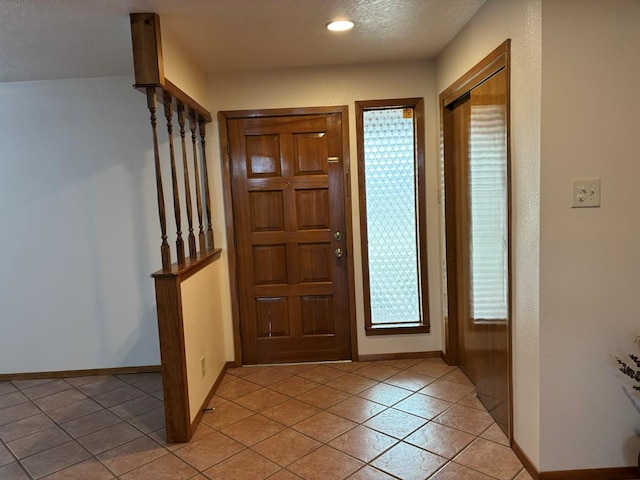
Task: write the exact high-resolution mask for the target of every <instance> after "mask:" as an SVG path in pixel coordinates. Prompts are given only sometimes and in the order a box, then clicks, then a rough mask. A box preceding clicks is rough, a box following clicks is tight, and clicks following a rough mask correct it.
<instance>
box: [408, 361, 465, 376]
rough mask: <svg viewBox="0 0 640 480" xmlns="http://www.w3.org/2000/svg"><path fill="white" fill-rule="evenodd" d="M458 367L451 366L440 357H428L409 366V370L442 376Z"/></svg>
mask: <svg viewBox="0 0 640 480" xmlns="http://www.w3.org/2000/svg"><path fill="white" fill-rule="evenodd" d="M455 368H456V367H453V366H449V365H447V364H446V363H444V362H443V361H442V360H440V359H431V358H427V359H425V360H422V361H420V362H418V363H416V364H415V365H412V366H411V367H409V370H412V371H414V372H418V373H421V374H423V375H427V376H428V377H435V378H440V377H442V376H443V375H446V374H447V373H449V372H451V371H453V370H455Z"/></svg>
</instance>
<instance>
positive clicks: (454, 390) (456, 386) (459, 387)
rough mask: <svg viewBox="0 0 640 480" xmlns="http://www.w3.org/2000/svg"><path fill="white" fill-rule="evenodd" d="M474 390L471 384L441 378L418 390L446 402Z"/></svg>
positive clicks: (456, 399) (457, 398) (461, 397)
mask: <svg viewBox="0 0 640 480" xmlns="http://www.w3.org/2000/svg"><path fill="white" fill-rule="evenodd" d="M474 390H475V387H474V386H473V385H464V384H462V383H455V382H448V381H446V380H442V379H441V380H436V381H435V382H433V383H432V384H430V385H427V386H426V387H424V388H423V389H422V390H420V393H422V394H423V395H429V396H430V397H435V398H439V399H440V400H446V401H447V402H457V401H458V400H462V399H463V398H464V397H466V396H467V395H469V394H470V393H471V392H473V391H474Z"/></svg>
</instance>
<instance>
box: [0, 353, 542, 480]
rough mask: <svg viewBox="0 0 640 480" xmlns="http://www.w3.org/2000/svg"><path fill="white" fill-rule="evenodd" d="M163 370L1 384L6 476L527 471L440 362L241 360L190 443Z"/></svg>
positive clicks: (460, 379)
mask: <svg viewBox="0 0 640 480" xmlns="http://www.w3.org/2000/svg"><path fill="white" fill-rule="evenodd" d="M161 386H162V385H161V379H160V375H159V374H138V375H117V376H101V377H80V378H61V379H53V380H25V381H13V382H0V440H1V441H0V479H1V480H13V479H30V478H46V479H56V480H60V479H82V480H108V479H113V478H121V479H126V480H130V479H141V480H145V479H150V480H151V479H153V480H162V479H169V480H174V479H175V480H182V479H207V478H211V479H224V480H234V479H241V480H261V479H266V478H268V479H270V480H289V479H304V480H332V479H346V478H349V479H352V480H383V479H402V480H412V479H426V478H428V479H430V480H455V479H460V480H491V479H500V480H530V479H531V477H530V476H529V475H528V473H527V472H526V471H525V470H524V469H523V467H522V465H521V464H520V462H519V461H518V459H517V458H516V457H515V455H514V454H513V452H512V451H511V450H510V449H509V448H508V447H507V446H505V445H506V438H505V437H504V435H503V434H502V432H501V431H500V429H499V428H498V427H497V425H495V424H494V423H493V421H492V419H491V417H490V416H489V414H488V413H487V412H486V411H485V409H484V408H483V407H482V405H481V404H480V402H479V401H478V400H477V399H476V398H475V397H474V396H473V390H474V387H473V385H472V384H471V383H470V382H469V380H468V379H467V378H466V377H465V376H464V374H463V373H462V372H460V370H458V369H456V368H454V367H448V366H446V365H445V364H444V363H443V362H442V361H441V360H440V359H426V360H392V361H382V362H372V363H331V364H323V365H317V364H316V365H289V366H270V367H245V368H238V369H230V370H229V371H228V373H227V374H226V375H225V378H224V380H223V382H222V384H221V385H220V388H219V389H218V392H217V395H216V396H215V397H214V398H213V400H212V402H211V406H213V407H215V410H214V411H213V412H212V413H206V414H205V415H204V417H203V421H202V423H201V424H200V426H199V427H198V430H197V432H196V434H195V436H194V438H193V439H192V441H191V442H190V443H189V444H176V445H167V444H166V443H165V441H164V429H163V427H164V413H163V412H164V410H163V404H162V389H161Z"/></svg>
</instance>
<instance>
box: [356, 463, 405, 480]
mask: <svg viewBox="0 0 640 480" xmlns="http://www.w3.org/2000/svg"><path fill="white" fill-rule="evenodd" d="M348 480H396V477H392V476H391V475H387V474H386V473H384V472H383V471H381V470H378V469H377V468H373V467H372V466H370V465H365V466H364V467H362V468H361V469H360V470H358V471H357V472H356V473H354V474H353V475H351V476H350V477H349V478H348Z"/></svg>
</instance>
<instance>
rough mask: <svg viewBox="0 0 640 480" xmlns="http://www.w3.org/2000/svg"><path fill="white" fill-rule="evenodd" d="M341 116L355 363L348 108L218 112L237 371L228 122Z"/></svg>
mask: <svg viewBox="0 0 640 480" xmlns="http://www.w3.org/2000/svg"><path fill="white" fill-rule="evenodd" d="M332 113H337V114H340V123H341V126H342V132H341V133H342V168H343V181H344V183H343V185H344V209H345V210H344V215H345V228H346V237H347V238H346V239H345V243H346V250H347V251H346V257H347V283H348V295H347V302H348V309H349V314H348V317H349V320H348V321H349V336H350V346H351V359H352V360H357V359H358V335H357V334H358V328H357V324H356V314H355V304H356V303H355V298H356V293H355V284H354V278H355V277H354V266H353V252H354V250H353V217H352V205H351V204H352V199H351V162H350V150H349V107H348V106H347V105H337V106H329V107H301V108H276V109H257V110H231V111H220V112H218V132H219V138H220V159H221V163H222V190H223V197H224V209H225V224H226V231H227V256H228V259H227V261H228V265H229V283H230V286H231V316H232V320H233V347H234V364H235V366H236V367H240V366H242V341H241V331H240V308H239V306H238V301H239V299H240V295H239V284H238V274H237V268H238V262H237V251H236V246H235V238H236V236H235V229H234V212H233V201H232V192H231V147H230V143H229V136H228V132H227V121H228V120H233V119H243V118H262V117H291V116H298V115H300V116H302V115H327V114H332Z"/></svg>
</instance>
